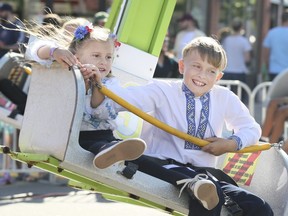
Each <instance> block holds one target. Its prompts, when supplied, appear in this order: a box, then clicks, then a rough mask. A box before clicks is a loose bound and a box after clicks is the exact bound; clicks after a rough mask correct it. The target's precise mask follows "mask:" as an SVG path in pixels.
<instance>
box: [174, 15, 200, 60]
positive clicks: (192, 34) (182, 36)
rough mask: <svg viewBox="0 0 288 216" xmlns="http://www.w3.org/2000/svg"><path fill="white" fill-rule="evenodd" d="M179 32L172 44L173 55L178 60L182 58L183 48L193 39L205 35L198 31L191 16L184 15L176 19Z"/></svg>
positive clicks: (195, 21)
mask: <svg viewBox="0 0 288 216" xmlns="http://www.w3.org/2000/svg"><path fill="white" fill-rule="evenodd" d="M178 23H179V27H180V31H179V32H178V33H177V35H176V38H175V44H174V53H175V55H176V58H177V59H178V60H179V59H181V58H182V50H183V48H184V47H185V46H186V45H187V44H188V43H189V42H190V41H191V40H193V39H194V38H196V37H199V36H205V33H204V32H202V31H200V30H199V25H198V21H197V20H196V19H195V18H194V17H193V16H192V15H191V14H184V15H183V16H182V17H181V18H180V19H178Z"/></svg>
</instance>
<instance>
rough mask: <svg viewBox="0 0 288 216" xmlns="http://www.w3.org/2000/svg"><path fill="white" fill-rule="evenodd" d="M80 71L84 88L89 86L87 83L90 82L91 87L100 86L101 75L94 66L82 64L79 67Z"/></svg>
mask: <svg viewBox="0 0 288 216" xmlns="http://www.w3.org/2000/svg"><path fill="white" fill-rule="evenodd" d="M80 71H81V73H82V76H83V78H84V80H85V84H86V86H88V85H89V82H92V84H93V85H95V84H96V83H97V84H99V85H101V73H100V71H99V69H98V68H97V67H96V66H95V65H93V64H83V65H81V67H80Z"/></svg>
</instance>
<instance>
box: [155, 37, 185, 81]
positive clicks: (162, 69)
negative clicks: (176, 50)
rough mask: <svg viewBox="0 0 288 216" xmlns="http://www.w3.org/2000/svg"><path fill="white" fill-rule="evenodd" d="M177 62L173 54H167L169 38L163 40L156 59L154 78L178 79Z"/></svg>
mask: <svg viewBox="0 0 288 216" xmlns="http://www.w3.org/2000/svg"><path fill="white" fill-rule="evenodd" d="M180 75H181V74H180V73H179V70H178V62H177V61H176V60H175V57H174V55H173V53H171V52H169V36H168V35H167V36H166V37H165V39H164V42H163V45H162V49H161V51H160V55H159V58H158V62H157V65H156V69H155V72H154V76H153V77H154V78H178V77H180Z"/></svg>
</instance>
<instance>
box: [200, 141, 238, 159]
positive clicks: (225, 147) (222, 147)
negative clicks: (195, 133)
mask: <svg viewBox="0 0 288 216" xmlns="http://www.w3.org/2000/svg"><path fill="white" fill-rule="evenodd" d="M205 140H207V141H209V142H210V143H209V144H208V145H206V146H204V147H202V151H204V152H207V153H210V154H212V155H215V156H219V155H222V154H224V153H227V152H233V151H236V149H237V143H236V141H235V140H230V139H223V138H218V137H211V138H207V139H205Z"/></svg>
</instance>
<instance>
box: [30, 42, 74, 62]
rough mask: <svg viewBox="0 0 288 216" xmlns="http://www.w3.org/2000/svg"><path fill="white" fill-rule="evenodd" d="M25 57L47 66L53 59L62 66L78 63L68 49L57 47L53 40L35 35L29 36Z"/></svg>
mask: <svg viewBox="0 0 288 216" xmlns="http://www.w3.org/2000/svg"><path fill="white" fill-rule="evenodd" d="M25 57H26V58H27V59H29V60H33V61H36V62H38V63H39V64H41V65H45V66H48V67H49V66H50V65H51V64H52V62H53V60H56V61H57V62H58V63H60V64H61V65H62V66H64V67H67V66H72V65H74V64H78V61H77V58H76V57H75V56H74V55H73V54H72V53H71V52H70V51H69V50H67V49H63V48H59V47H57V45H56V44H55V42H53V41H49V40H40V39H37V38H35V37H30V39H29V43H28V47H27V50H26V53H25Z"/></svg>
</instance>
